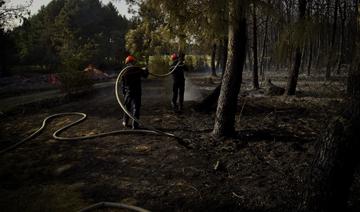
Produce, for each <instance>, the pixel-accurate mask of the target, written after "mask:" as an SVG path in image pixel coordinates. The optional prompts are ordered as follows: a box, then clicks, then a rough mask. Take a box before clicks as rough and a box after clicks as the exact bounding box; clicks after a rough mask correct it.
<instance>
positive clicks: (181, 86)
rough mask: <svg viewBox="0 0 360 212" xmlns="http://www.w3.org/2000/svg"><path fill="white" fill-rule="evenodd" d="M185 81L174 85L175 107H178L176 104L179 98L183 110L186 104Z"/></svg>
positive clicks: (173, 100)
mask: <svg viewBox="0 0 360 212" xmlns="http://www.w3.org/2000/svg"><path fill="white" fill-rule="evenodd" d="M184 91H185V80H179V81H174V84H173V98H172V103H173V106H177V104H176V102H177V99H178V96H179V106H180V107H181V108H182V107H183V104H184Z"/></svg>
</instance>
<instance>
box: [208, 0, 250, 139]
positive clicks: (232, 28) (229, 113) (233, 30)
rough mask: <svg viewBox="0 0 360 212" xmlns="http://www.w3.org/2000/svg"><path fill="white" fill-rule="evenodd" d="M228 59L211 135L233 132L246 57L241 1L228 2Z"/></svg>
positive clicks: (242, 5) (243, 14)
mask: <svg viewBox="0 0 360 212" xmlns="http://www.w3.org/2000/svg"><path fill="white" fill-rule="evenodd" d="M229 4H230V5H229V20H230V23H229V34H228V37H229V42H228V60H227V63H226V70H225V73H224V76H223V79H222V84H221V90H220V96H219V100H218V105H217V110H216V117H215V125H214V130H213V135H214V136H215V137H221V136H231V135H233V134H234V132H235V114H236V108H237V97H238V94H239V92H240V85H241V81H242V71H243V67H244V63H245V57H246V43H247V32H246V28H247V27H246V18H245V9H244V8H246V7H247V6H246V5H244V3H243V2H240V1H237V0H232V1H230V2H229Z"/></svg>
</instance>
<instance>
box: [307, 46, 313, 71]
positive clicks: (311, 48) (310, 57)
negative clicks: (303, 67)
mask: <svg viewBox="0 0 360 212" xmlns="http://www.w3.org/2000/svg"><path fill="white" fill-rule="evenodd" d="M313 51H314V43H313V41H310V48H309V60H308V66H307V75H308V76H310V74H311V65H312V58H313Z"/></svg>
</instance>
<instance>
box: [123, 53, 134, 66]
mask: <svg viewBox="0 0 360 212" xmlns="http://www.w3.org/2000/svg"><path fill="white" fill-rule="evenodd" d="M135 61H136V59H135V57H134V56H132V55H129V56H127V57H126V59H125V64H128V63H133V62H135Z"/></svg>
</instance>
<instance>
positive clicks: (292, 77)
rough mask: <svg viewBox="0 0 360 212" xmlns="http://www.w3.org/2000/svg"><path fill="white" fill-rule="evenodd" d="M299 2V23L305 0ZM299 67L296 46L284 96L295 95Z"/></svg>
mask: <svg viewBox="0 0 360 212" xmlns="http://www.w3.org/2000/svg"><path fill="white" fill-rule="evenodd" d="M298 1H299V21H302V20H303V19H304V18H305V12H306V4H307V0H298ZM300 65H301V47H300V46H297V47H296V50H295V63H294V67H293V69H289V70H291V72H290V74H289V79H288V83H287V89H286V92H285V94H286V95H295V91H296V85H297V81H298V77H299V70H300Z"/></svg>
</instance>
